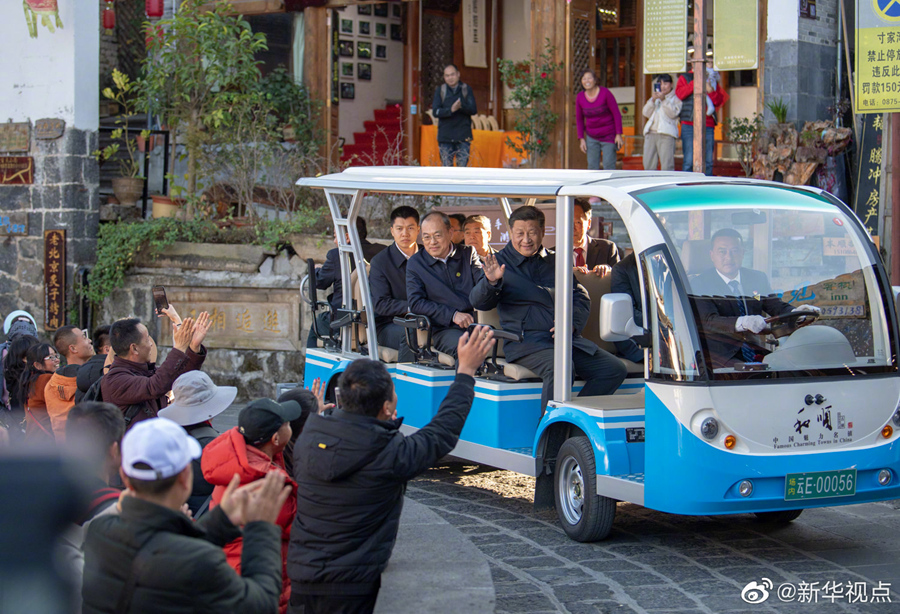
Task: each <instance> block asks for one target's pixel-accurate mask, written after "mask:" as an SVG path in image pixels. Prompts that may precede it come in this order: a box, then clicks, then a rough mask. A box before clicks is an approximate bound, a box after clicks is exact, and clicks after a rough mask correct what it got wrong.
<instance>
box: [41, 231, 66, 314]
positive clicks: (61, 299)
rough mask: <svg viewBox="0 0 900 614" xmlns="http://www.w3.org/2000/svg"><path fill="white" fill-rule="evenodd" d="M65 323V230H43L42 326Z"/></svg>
mask: <svg viewBox="0 0 900 614" xmlns="http://www.w3.org/2000/svg"><path fill="white" fill-rule="evenodd" d="M65 323H66V231H65V230H45V231H44V328H45V329H46V330H48V331H50V330H56V329H57V328H59V327H60V326H62V325H63V324H65Z"/></svg>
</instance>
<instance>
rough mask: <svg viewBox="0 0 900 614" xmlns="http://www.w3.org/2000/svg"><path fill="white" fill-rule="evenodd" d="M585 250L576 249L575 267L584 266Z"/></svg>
mask: <svg viewBox="0 0 900 614" xmlns="http://www.w3.org/2000/svg"><path fill="white" fill-rule="evenodd" d="M584 265H585V262H584V248H583V247H576V248H575V266H584Z"/></svg>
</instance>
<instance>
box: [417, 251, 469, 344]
mask: <svg viewBox="0 0 900 614" xmlns="http://www.w3.org/2000/svg"><path fill="white" fill-rule="evenodd" d="M480 265H481V261H480V260H479V259H478V254H477V253H476V252H475V248H473V247H468V246H464V247H454V248H453V251H452V252H451V254H450V255H449V256H448V257H447V262H446V263H443V262H441V261H440V260H436V259H435V258H433V257H432V256H431V254H429V253H428V252H426V251H425V250H424V249H423V250H420V251H418V252H416V253H415V254H414V255H413V257H412V258H410V259H409V265H408V266H407V269H406V296H407V297H408V299H409V310H410V311H411V312H413V313H415V314H419V315H425V316H428V318H429V319H430V320H431V324H432V326H433V327H434V329H435V330H441V329H443V328H450V327H456V324H454V323H453V314H455V313H456V312H457V311H459V312H461V313H468V314H469V315H472V316H474V315H475V309H474V308H473V307H472V303H470V302H469V293H470V292H471V291H472V288H474V287H475V284H476V283H478V281H480V279H481V278H482V277H484V272H483V271H482V269H481V266H480ZM457 328H458V327H457Z"/></svg>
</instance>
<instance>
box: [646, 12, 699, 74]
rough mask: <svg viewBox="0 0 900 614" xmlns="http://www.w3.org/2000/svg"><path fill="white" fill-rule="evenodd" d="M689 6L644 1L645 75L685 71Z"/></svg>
mask: <svg viewBox="0 0 900 614" xmlns="http://www.w3.org/2000/svg"><path fill="white" fill-rule="evenodd" d="M687 4H688V3H687V2H685V1H684V0H644V36H643V42H644V74H645V75H653V74H659V73H673V72H684V71H685V58H686V56H687Z"/></svg>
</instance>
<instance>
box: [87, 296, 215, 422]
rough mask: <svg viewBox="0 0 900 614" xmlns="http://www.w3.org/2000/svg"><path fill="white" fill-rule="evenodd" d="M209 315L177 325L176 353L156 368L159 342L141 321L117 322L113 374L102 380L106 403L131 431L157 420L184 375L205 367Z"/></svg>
mask: <svg viewBox="0 0 900 614" xmlns="http://www.w3.org/2000/svg"><path fill="white" fill-rule="evenodd" d="M209 325H210V320H209V314H208V313H206V312H205V311H204V312H203V313H201V314H200V315H199V316H198V317H197V320H196V322H195V321H194V320H193V319H192V318H187V319H186V320H184V321H179V322H177V323H176V322H175V320H173V326H174V327H175V333H174V334H173V336H172V337H173V338H172V345H173V347H172V350H171V351H170V352H169V355H168V356H166V360H165V361H164V362H163V363H162V364H161V365H160V366H159V367H157V366H156V351H157V350H156V343H155V342H154V341H153V338H152V337H150V333H149V332H147V327H146V326H144V325H143V324H142V323H141V321H140V320H139V319H137V318H128V319H125V320H119V321H117V322H115V323H114V324H113V325H112V327H110V330H109V341H110V345H111V346H112V350H113V352H114V353H115V358H114V359H113V362H112V366H111V367H110V369H109V372H108V373H107V374H106V375H104V376H103V379H102V380H101V381H100V389H101V392H102V394H103V401H104V402H106V403H112V404H113V405H117V406H118V407H119V409H121V410H122V412H123V413H124V414H125V422H126V423H127V424H128V428H131V427H132V426H133V425H134V424H135V423H136V422H140V421H141V420H146V419H147V418H155V417H156V415H157V413H158V412H159V410H160V409H162V408H163V407H165V406H166V394H167V393H168V392H169V390H171V389H172V384H173V383H174V382H175V380H176V379H177V378H178V376H179V375H181V374H182V373H187V372H188V371H194V370H196V369H199V368H200V367H201V366H202V365H203V361H204V360H205V359H206V348H204V347H203V339H205V338H206V333H207V331H209Z"/></svg>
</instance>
